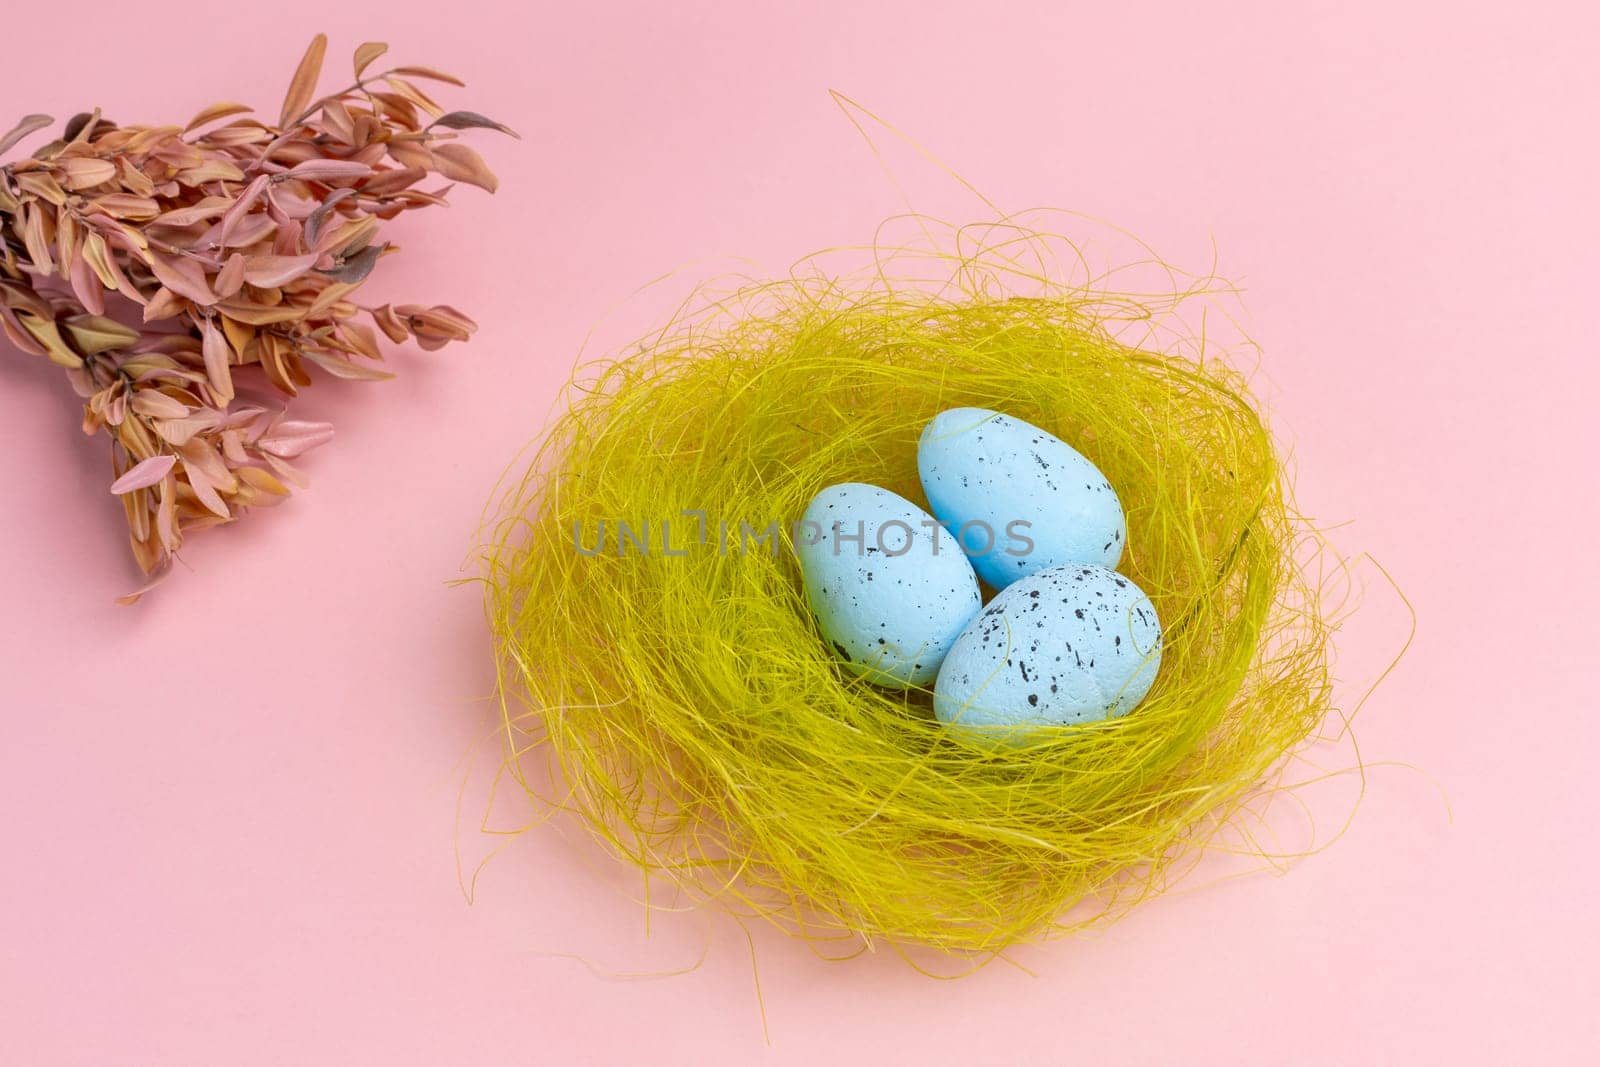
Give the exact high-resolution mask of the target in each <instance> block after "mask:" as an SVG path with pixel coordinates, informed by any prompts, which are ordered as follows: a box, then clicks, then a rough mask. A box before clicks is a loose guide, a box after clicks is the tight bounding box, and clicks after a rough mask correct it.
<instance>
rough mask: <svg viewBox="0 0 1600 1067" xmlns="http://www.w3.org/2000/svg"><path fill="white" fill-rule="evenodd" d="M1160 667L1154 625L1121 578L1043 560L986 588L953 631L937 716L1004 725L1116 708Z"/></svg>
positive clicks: (1139, 594) (1141, 597) (1146, 603)
mask: <svg viewBox="0 0 1600 1067" xmlns="http://www.w3.org/2000/svg"><path fill="white" fill-rule="evenodd" d="M1160 667H1161V623H1160V621H1159V620H1158V619H1157V618H1156V609H1155V606H1154V605H1153V604H1151V602H1150V598H1149V597H1147V596H1146V595H1145V594H1144V592H1143V591H1142V590H1141V589H1140V588H1139V587H1138V586H1137V585H1135V584H1134V583H1133V582H1132V581H1131V580H1130V579H1128V578H1127V577H1125V576H1123V575H1121V574H1118V573H1116V572H1115V571H1111V570H1107V569H1105V568H1104V567H1096V566H1092V565H1087V564H1068V565H1066V566H1061V567H1052V568H1050V569H1048V570H1043V571H1040V572H1038V573H1037V574H1034V575H1030V576H1029V577H1027V578H1023V579H1022V580H1020V581H1017V582H1013V583H1011V584H1010V585H1009V586H1007V587H1006V588H1005V589H1004V590H1002V591H1001V592H999V593H998V594H996V595H995V597H994V599H992V600H990V601H989V603H988V605H987V606H986V607H985V608H984V609H983V611H981V612H980V613H979V614H978V616H977V617H976V618H974V619H973V620H972V623H971V624H970V625H969V626H968V627H967V628H966V629H965V630H963V631H962V633H961V635H960V636H959V637H957V638H956V641H955V644H954V645H953V646H951V648H950V652H949V654H948V655H946V656H945V659H944V665H943V666H942V667H940V668H939V677H938V680H937V682H936V683H935V685H934V690H933V711H934V714H935V715H936V716H938V718H939V720H940V721H941V722H945V723H953V724H960V725H961V726H970V727H982V728H991V729H994V728H998V729H1013V728H1016V727H1019V726H1067V725H1072V724H1074V723H1085V722H1094V721H1096V720H1098V719H1104V718H1107V717H1115V716H1119V715H1126V714H1127V713H1128V712H1130V711H1132V710H1133V709H1134V707H1135V706H1136V705H1138V703H1139V702H1140V701H1141V700H1143V699H1144V698H1145V694H1147V693H1148V692H1149V691H1150V686H1151V685H1152V684H1153V683H1154V682H1155V679H1156V673H1157V671H1159V670H1160Z"/></svg>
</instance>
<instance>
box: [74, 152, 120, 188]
mask: <svg viewBox="0 0 1600 1067" xmlns="http://www.w3.org/2000/svg"><path fill="white" fill-rule="evenodd" d="M61 174H62V182H61V184H62V185H63V186H64V187H65V188H67V189H71V190H73V191H75V192H81V191H82V190H84V189H92V188H94V187H95V186H96V185H104V184H105V183H106V182H109V181H112V180H114V179H115V178H116V176H117V165H116V164H115V163H113V162H111V161H110V160H109V159H95V158H92V157H86V156H79V157H77V158H74V159H63V160H62V161H61Z"/></svg>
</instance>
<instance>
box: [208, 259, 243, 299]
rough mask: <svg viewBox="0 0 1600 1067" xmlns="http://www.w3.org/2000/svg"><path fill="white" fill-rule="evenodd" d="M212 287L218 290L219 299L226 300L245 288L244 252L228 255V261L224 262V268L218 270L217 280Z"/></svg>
mask: <svg viewBox="0 0 1600 1067" xmlns="http://www.w3.org/2000/svg"><path fill="white" fill-rule="evenodd" d="M212 288H214V289H215V290H216V291H217V298H218V299H219V300H226V299H228V298H229V297H231V296H233V295H234V294H235V293H237V292H238V291H239V290H240V289H242V288H244V253H243V252H235V253H234V254H233V255H231V256H229V257H228V259H227V262H225V263H223V264H222V269H221V270H219V271H218V272H217V280H216V281H215V282H213V283H212Z"/></svg>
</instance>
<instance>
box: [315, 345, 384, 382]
mask: <svg viewBox="0 0 1600 1067" xmlns="http://www.w3.org/2000/svg"><path fill="white" fill-rule="evenodd" d="M300 355H301V357H302V358H303V359H307V360H309V361H310V362H312V363H315V364H316V365H317V366H319V367H321V368H322V369H323V370H325V371H327V372H328V373H329V374H331V375H333V376H334V377H335V378H344V379H346V380H348V381H360V382H380V381H386V380H387V379H389V378H393V377H394V375H393V374H391V373H390V372H389V371H386V370H379V369H377V368H376V367H370V366H368V365H367V364H365V363H356V362H354V361H353V360H348V359H345V358H343V357H341V356H336V355H334V354H333V353H331V352H318V351H316V350H315V349H311V348H307V349H303V350H302V351H301V353H300Z"/></svg>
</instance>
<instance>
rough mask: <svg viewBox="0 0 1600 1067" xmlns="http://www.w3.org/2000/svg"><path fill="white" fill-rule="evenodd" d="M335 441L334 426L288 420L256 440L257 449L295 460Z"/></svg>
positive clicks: (323, 423) (325, 423)
mask: <svg viewBox="0 0 1600 1067" xmlns="http://www.w3.org/2000/svg"><path fill="white" fill-rule="evenodd" d="M332 439H333V425H332V424H331V423H327V422H300V421H296V420H294V419H287V420H284V421H282V422H279V423H277V424H276V425H274V426H273V427H272V428H271V429H269V430H268V431H267V432H266V433H264V434H262V435H261V437H260V438H258V439H257V440H256V447H257V448H259V449H260V450H261V451H263V452H266V453H268V454H269V455H274V456H279V457H282V458H283V459H293V458H294V457H295V456H298V455H300V454H301V453H303V452H309V451H310V450H311V449H313V448H315V447H317V446H318V445H321V444H326V443H327V442H328V441H331V440H332Z"/></svg>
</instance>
